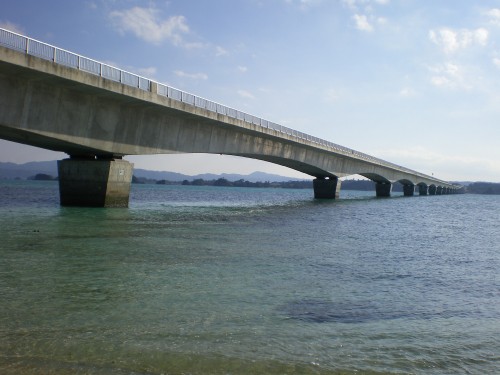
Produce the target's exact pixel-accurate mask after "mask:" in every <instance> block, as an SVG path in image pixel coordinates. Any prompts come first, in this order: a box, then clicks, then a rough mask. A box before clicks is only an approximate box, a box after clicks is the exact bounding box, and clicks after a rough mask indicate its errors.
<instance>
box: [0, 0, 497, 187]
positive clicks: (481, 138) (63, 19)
mask: <svg viewBox="0 0 500 375" xmlns="http://www.w3.org/2000/svg"><path fill="white" fill-rule="evenodd" d="M0 3H2V4H1V9H2V11H1V13H0V27H3V28H7V29H11V30H13V31H17V32H19V33H21V34H24V35H27V36H30V37H32V38H35V39H38V40H41V41H43V42H46V43H49V44H53V45H55V46H58V47H61V48H64V49H67V50H70V51H73V52H76V53H79V54H81V55H84V56H88V57H91V58H93V59H96V60H99V61H103V62H106V63H110V64H113V65H115V66H118V67H120V68H122V69H126V70H129V71H132V72H135V73H138V74H141V75H143V76H146V77H148V78H152V79H154V80H157V81H159V82H163V83H166V84H169V85H172V86H174V87H177V88H180V89H182V90H185V91H188V92H191V93H194V94H196V95H199V96H202V97H206V98H208V99H211V100H214V101H217V102H220V103H222V104H225V105H228V106H230V107H234V108H237V109H240V110H243V111H246V112H249V113H251V114H254V115H256V116H259V117H263V118H266V119H268V120H271V121H274V122H277V123H279V124H282V125H285V126H288V127H291V128H294V129H297V130H300V131H302V132H305V133H308V134H311V135H314V136H318V137H320V138H323V139H326V140H329V141H332V142H335V143H338V144H341V145H343V146H347V147H350V148H353V149H356V150H359V151H362V152H365V153H368V154H371V155H374V156H377V157H380V158H382V159H385V160H388V161H391V162H394V163H397V164H400V165H404V166H406V167H409V168H413V169H416V170H418V171H420V172H423V173H427V174H434V175H435V176H436V177H439V178H442V179H446V180H462V181H463V180H483V181H496V182H500V145H499V141H500V126H499V125H500V124H499V122H500V1H499V0H481V1H473V0H454V1H444V0H443V1H422V0H399V1H396V0H337V1H335V0H210V1H203V0H198V1H194V0H192V1H189V0H171V1H153V0H151V1H138V0H120V1H118V0H88V1H67V0H60V1H59V0H47V1H39V0H16V1H10V0H0ZM63 157H64V154H59V153H53V152H49V151H46V150H40V149H35V148H32V147H28V146H23V145H18V144H13V143H9V142H6V141H0V161H10V162H17V163H21V162H26V161H32V160H54V159H60V158H63ZM126 159H127V160H130V161H132V162H134V163H135V165H136V167H137V168H147V169H154V170H169V171H178V172H182V173H186V174H196V173H204V172H215V173H219V172H241V173H250V172H253V171H255V170H261V171H267V172H272V173H280V174H283V175H290V176H302V175H300V174H298V173H296V172H294V171H291V170H288V169H284V168H281V167H278V166H274V165H272V164H267V163H263V162H257V161H253V160H249V159H241V158H235V157H224V156H219V155H217V156H215V155H210V156H207V155H161V156H158V155H155V156H134V157H132V156H130V157H126Z"/></svg>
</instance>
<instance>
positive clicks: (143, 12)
mask: <svg viewBox="0 0 500 375" xmlns="http://www.w3.org/2000/svg"><path fill="white" fill-rule="evenodd" d="M110 17H111V19H113V21H114V22H115V26H116V27H117V29H118V30H119V31H120V32H121V33H125V32H132V33H133V34H135V35H136V36H137V37H138V38H141V39H143V40H145V41H146V42H149V43H154V44H160V43H161V42H163V41H165V40H168V41H170V42H171V43H172V44H174V45H175V46H183V47H186V48H192V47H194V46H196V45H189V44H186V43H185V42H184V40H183V35H185V34H188V33H189V27H188V25H187V23H186V18H185V17H184V16H172V17H169V18H168V19H164V20H162V19H160V15H159V11H158V10H157V9H155V8H141V7H134V8H131V9H127V10H123V11H113V12H111V13H110Z"/></svg>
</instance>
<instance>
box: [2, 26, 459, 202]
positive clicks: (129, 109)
mask: <svg viewBox="0 0 500 375" xmlns="http://www.w3.org/2000/svg"><path fill="white" fill-rule="evenodd" d="M0 138H3V139H6V140H10V141H14V142H19V143H23V144H28V145H32V146H37V147H41V148H45V149H50V150H54V151H62V152H65V153H67V154H68V155H69V158H68V159H64V160H61V161H59V164H58V168H59V190H60V199H61V204H62V205H83V206H107V207H108V206H127V205H128V199H129V191H130V182H131V178H132V170H133V165H132V164H131V163H129V162H127V161H125V160H123V159H122V157H123V156H125V155H141V154H168V153H211V154H225V155H236V156H242V157H247V158H253V159H259V160H264V161H268V162H271V163H275V164H279V165H283V166H285V167H289V168H292V169H295V170H297V171H300V172H303V173H306V174H308V175H311V176H314V177H315V179H314V196H315V198H327V199H333V198H336V197H338V194H339V191H340V180H339V178H340V177H344V176H348V175H353V174H359V175H362V176H364V177H367V178H369V179H371V180H373V181H375V182H376V194H377V196H378V197H388V196H390V194H391V189H392V184H393V183H395V182H400V183H401V184H403V187H404V195H406V196H412V195H413V194H414V192H415V190H416V188H418V189H417V190H418V192H419V194H420V195H427V194H431V195H439V194H448V193H454V192H458V189H459V188H460V186H456V185H453V184H451V183H448V182H446V181H442V180H439V179H436V178H434V177H433V176H428V175H425V174H422V173H419V172H416V171H413V170H411V169H408V168H404V167H402V166H398V165H395V164H393V163H389V162H387V161H384V160H380V159H378V158H375V157H373V156H370V155H367V154H364V153H361V152H358V151H355V150H352V149H349V148H347V147H343V146H340V145H337V144H334V143H332V142H328V141H325V140H322V139H320V138H317V137H313V136H310V135H308V134H304V133H302V132H299V131H296V130H293V129H289V128H286V127H283V126H280V125H278V124H275V123H272V122H270V121H267V120H264V119H261V118H258V117H256V116H252V115H250V114H247V113H244V112H241V111H238V110H235V109H232V108H229V107H226V106H223V105H220V104H218V103H215V102H212V101H210V100H206V99H203V98H200V97H197V96H195V95H192V94H189V93H186V92H183V91H180V90H177V89H174V88H172V87H169V86H166V85H163V84H161V83H158V82H155V81H152V80H149V79H147V78H144V77H140V76H137V75H135V74H132V73H129V72H126V71H123V70H120V69H117V68H114V67H112V66H109V65H106V64H104V63H100V62H98V61H95V60H92V59H89V58H86V57H83V56H79V55H77V54H74V53H72V52H69V51H66V50H62V49H59V48H57V47H54V46H51V45H48V44H45V43H42V42H39V41H36V40H33V39H30V38H27V37H25V36H22V35H19V34H16V33H12V32H10V31H7V30H4V29H0Z"/></svg>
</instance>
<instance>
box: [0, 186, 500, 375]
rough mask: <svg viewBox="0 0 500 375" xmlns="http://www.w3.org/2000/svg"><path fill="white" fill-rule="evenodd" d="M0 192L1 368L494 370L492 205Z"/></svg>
mask: <svg viewBox="0 0 500 375" xmlns="http://www.w3.org/2000/svg"><path fill="white" fill-rule="evenodd" d="M372 195H373V193H365V192H352V191H351V192H349V191H343V192H341V198H342V199H340V200H337V201H315V200H314V199H313V198H312V190H286V189H251V188H247V189H244V188H222V187H193V186H164V185H133V187H132V194H131V201H130V208H129V209H85V208H61V207H60V206H59V204H58V190H57V184H56V183H53V182H36V181H30V182H27V181H23V182H17V181H16V182H14V181H8V182H0V234H1V237H0V238H1V243H0V300H1V301H2V302H1V304H0V373H2V374H4V373H5V374H18V373H21V374H22V373H51V374H52V373H53V374H73V373H85V374H161V373H168V374H183V373H191V374H207V373H212V374H219V373H220V374H222V373H223V374H253V373H270V374H272V373H276V374H284V373H286V374H302V373H305V374H309V373H312V374H323V373H332V374H338V373H342V374H350V373H363V374H365V373H367V374H370V373H373V374H375V373H404V374H406V373H415V374H460V373H463V374H470V373H474V374H476V373H477V374H480V373H500V279H499V277H498V270H499V269H500V267H499V266H500V251H499V250H500V244H499V243H500V220H499V219H500V196H478V195H447V196H427V197H419V196H415V197H412V198H405V197H393V198H390V199H376V198H374V197H372Z"/></svg>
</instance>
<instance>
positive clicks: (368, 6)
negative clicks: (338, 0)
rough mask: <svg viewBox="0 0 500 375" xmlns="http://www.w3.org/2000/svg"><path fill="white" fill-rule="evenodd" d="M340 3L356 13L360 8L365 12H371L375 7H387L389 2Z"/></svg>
mask: <svg viewBox="0 0 500 375" xmlns="http://www.w3.org/2000/svg"><path fill="white" fill-rule="evenodd" d="M342 2H343V3H344V4H345V5H346V6H347V7H348V8H349V9H351V10H352V11H354V12H357V11H358V10H359V9H360V8H363V7H364V9H365V10H373V4H375V5H387V4H389V2H390V0H342Z"/></svg>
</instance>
